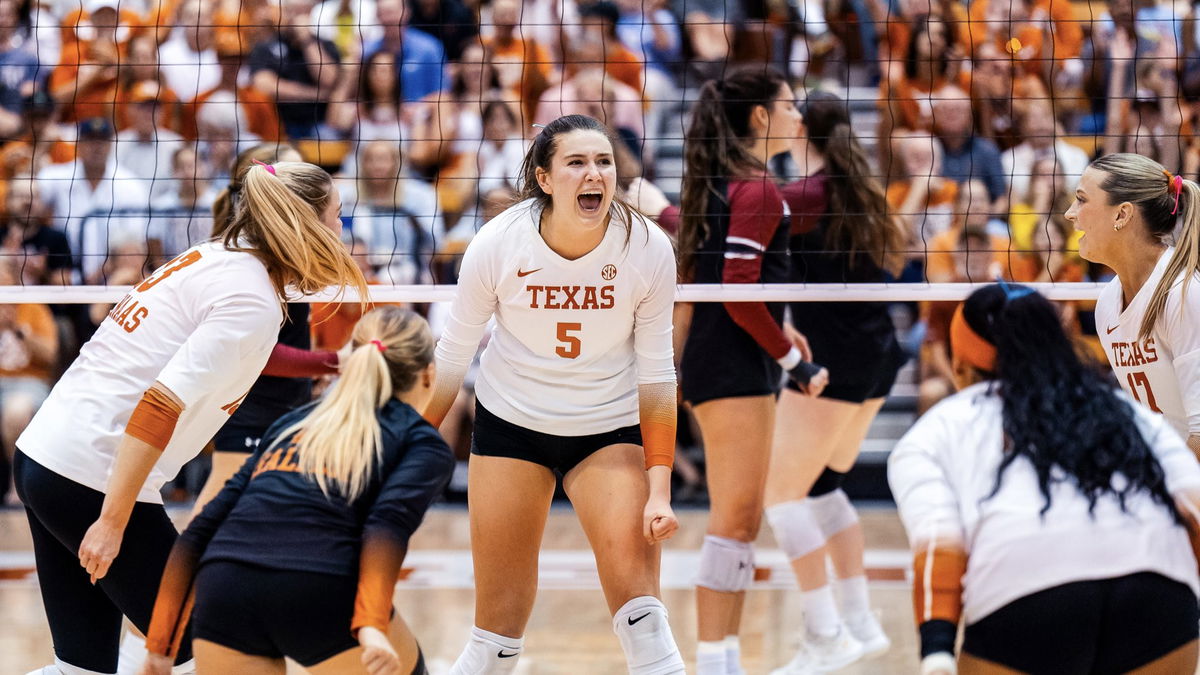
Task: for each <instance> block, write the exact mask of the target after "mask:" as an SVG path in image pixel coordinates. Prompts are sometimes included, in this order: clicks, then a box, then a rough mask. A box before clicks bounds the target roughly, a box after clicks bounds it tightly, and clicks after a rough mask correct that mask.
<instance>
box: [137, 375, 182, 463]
mask: <svg viewBox="0 0 1200 675" xmlns="http://www.w3.org/2000/svg"><path fill="white" fill-rule="evenodd" d="M182 412H183V407H182V406H180V405H179V403H177V402H176V401H175V400H174V399H172V398H171V397H170V396H167V395H166V394H164V393H162V392H161V391H159V390H157V389H154V388H150V389H147V390H146V393H145V394H142V400H141V401H138V404H137V407H136V408H134V409H133V414H132V415H130V416H129V424H127V425H126V426H125V433H126V434H128V435H130V436H132V437H134V438H136V439H138V440H139V441H142V442H144V443H147V444H149V445H150V446H151V447H153V448H155V449H157V450H162V449H164V448H166V447H167V444H168V443H170V442H171V435H172V434H174V433H175V424H176V423H178V422H179V415H180V413H182Z"/></svg>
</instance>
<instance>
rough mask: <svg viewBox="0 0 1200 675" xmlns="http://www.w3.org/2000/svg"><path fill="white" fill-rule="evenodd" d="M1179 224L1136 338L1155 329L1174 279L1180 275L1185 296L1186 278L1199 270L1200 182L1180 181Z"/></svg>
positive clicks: (1142, 336) (1148, 334)
mask: <svg viewBox="0 0 1200 675" xmlns="http://www.w3.org/2000/svg"><path fill="white" fill-rule="evenodd" d="M1179 212H1180V216H1179V219H1180V221H1181V224H1180V226H1179V230H1178V235H1177V236H1176V238H1175V252H1174V253H1172V254H1171V259H1170V260H1168V261H1167V269H1166V270H1165V271H1163V275H1162V278H1161V279H1159V280H1158V285H1157V286H1155V287H1154V293H1153V294H1152V295H1151V296H1150V304H1149V306H1148V307H1147V308H1146V315H1145V316H1144V317H1142V326H1141V328H1139V329H1138V339H1140V340H1145V339H1146V338H1148V337H1149V336H1150V333H1151V331H1153V330H1154V324H1155V323H1157V322H1158V318H1159V317H1160V316H1162V313H1163V310H1164V309H1166V306H1167V295H1168V294H1170V292H1171V288H1172V287H1173V286H1174V285H1175V282H1176V281H1177V280H1178V279H1179V278H1180V277H1183V288H1182V290H1181V291H1180V292H1181V294H1182V295H1183V297H1184V298H1186V297H1187V292H1188V286H1189V285H1190V284H1188V280H1189V279H1190V278H1191V277H1192V276H1193V275H1195V274H1196V273H1197V272H1200V185H1196V183H1194V182H1192V181H1190V180H1184V181H1183V191H1182V193H1181V194H1180V195H1179Z"/></svg>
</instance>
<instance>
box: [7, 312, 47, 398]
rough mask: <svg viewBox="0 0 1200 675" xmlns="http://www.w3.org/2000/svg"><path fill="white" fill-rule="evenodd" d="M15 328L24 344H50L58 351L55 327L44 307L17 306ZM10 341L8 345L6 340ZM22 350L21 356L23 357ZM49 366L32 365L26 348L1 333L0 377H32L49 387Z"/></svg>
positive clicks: (29, 353)
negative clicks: (20, 333) (21, 334)
mask: <svg viewBox="0 0 1200 675" xmlns="http://www.w3.org/2000/svg"><path fill="white" fill-rule="evenodd" d="M14 323H15V324H16V327H17V328H19V329H20V330H21V332H22V333H23V334H24V335H25V340H26V341H30V342H32V341H37V342H41V343H51V344H53V345H54V346H55V350H56V351H57V349H58V326H57V325H56V324H55V323H54V315H53V314H51V313H50V308H49V307H47V306H46V305H17V306H16V318H15V319H14ZM10 340H12V342H11V343H10V342H9V341H10ZM22 350H23V351H24V354H23V355H22V353H21V352H22ZM53 365H54V364H52V363H34V361H33V355H32V353H31V352H30V350H29V347H28V346H26V345H25V344H22V342H21V339H20V338H17V337H16V336H15V335H11V334H8V332H7V331H0V378H2V377H34V378H37V379H39V380H42V381H43V382H46V383H47V384H49V382H50V377H51V372H50V368H51V366H53Z"/></svg>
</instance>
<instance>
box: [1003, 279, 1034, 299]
mask: <svg viewBox="0 0 1200 675" xmlns="http://www.w3.org/2000/svg"><path fill="white" fill-rule="evenodd" d="M996 283H997V284H999V285H1000V290H1002V291H1004V301H1005V302H1012V301H1013V300H1016V299H1018V298H1023V297H1025V296H1027V295H1032V294H1033V293H1034V292H1035V291H1034V290H1033V289H1032V288H1029V287H1027V286H1015V287H1014V286H1009V285H1008V283H1007V282H1006V281H1004V280H1003V279H1000V278H997V279H996Z"/></svg>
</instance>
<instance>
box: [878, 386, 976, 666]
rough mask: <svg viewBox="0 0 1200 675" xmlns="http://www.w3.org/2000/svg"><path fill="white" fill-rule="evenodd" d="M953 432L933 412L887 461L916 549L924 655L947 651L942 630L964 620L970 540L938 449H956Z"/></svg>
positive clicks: (916, 596) (915, 592)
mask: <svg viewBox="0 0 1200 675" xmlns="http://www.w3.org/2000/svg"><path fill="white" fill-rule="evenodd" d="M942 412H943V413H944V412H945V409H943V411H942ZM950 431H951V430H950V428H949V426H948V425H946V424H945V423H944V421H943V420H942V415H939V414H938V411H937V409H935V410H933V411H930V413H926V416H925V417H924V418H922V419H920V420H918V422H917V424H916V425H914V426H913V428H912V429H911V430H910V431H909V432H908V433H907V434H905V436H904V438H902V439H901V440H900V443H899V444H897V446H896V449H895V450H893V451H892V454H891V456H889V458H888V482H889V483H890V485H891V488H892V494H893V495H894V496H895V498H896V505H897V508H898V509H899V511H900V518H901V520H902V521H903V522H904V528H905V530H906V531H907V532H908V540H909V544H910V546H911V547H912V553H913V613H914V617H915V620H916V624H917V626H918V627H921V633H922V638H923V639H922V642H923V644H922V649H921V653H922V654H923V655H927V654H928V653H932V652H934V651H946V649H945V645H944V644H943V641H942V640H941V639H939V638H941V637H943V636H944V635H945V634H946V631H945V630H939V628H938V627H939V625H940V626H942V627H944V626H945V624H946V623H948V624H950V625H952V626H957V625H958V622H959V619H960V618H961V616H962V591H963V587H962V577H963V574H965V573H966V569H967V551H966V544H965V541H966V538H965V536H964V532H963V524H962V519H961V518H960V516H959V509H958V498H957V496H956V495H955V493H954V488H953V486H952V485H951V483H950V481H949V479H948V477H947V475H946V473H945V470H944V468H943V465H942V463H941V458H940V456H939V453H938V451H937V448H939V447H954V438H953V434H952V433H950ZM938 622H943V623H941V624H939V623H938ZM927 634H928V635H927ZM933 642H936V644H933ZM927 643H928V644H927ZM950 646H951V649H952V648H953V642H952V641H951V643H950Z"/></svg>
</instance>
